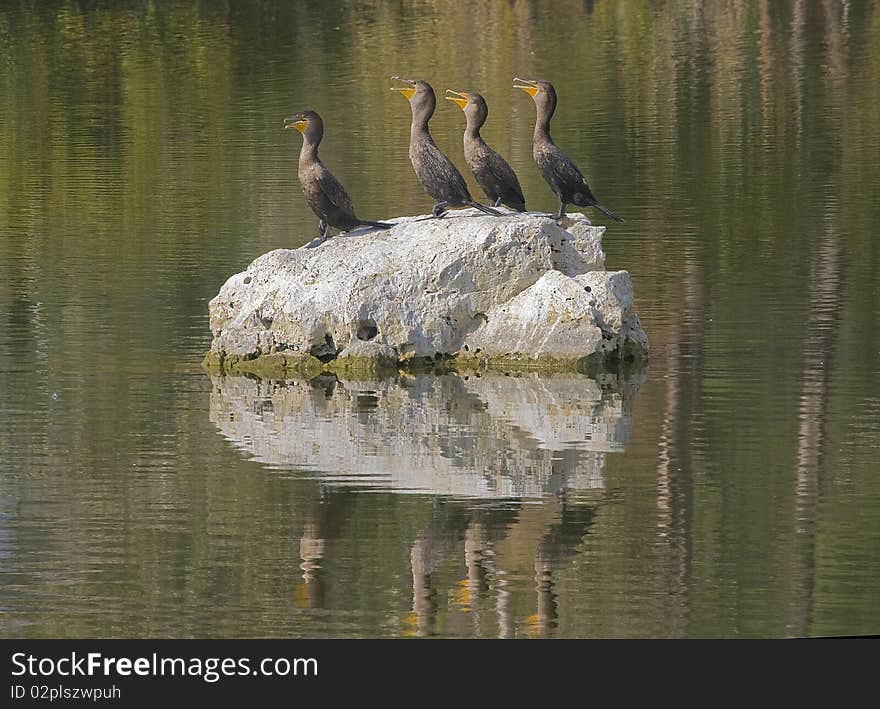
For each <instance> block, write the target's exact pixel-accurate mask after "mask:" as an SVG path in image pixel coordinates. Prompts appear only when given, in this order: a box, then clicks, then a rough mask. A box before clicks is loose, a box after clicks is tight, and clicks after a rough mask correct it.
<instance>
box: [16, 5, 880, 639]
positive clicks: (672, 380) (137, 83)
mask: <svg viewBox="0 0 880 709" xmlns="http://www.w3.org/2000/svg"><path fill="white" fill-rule="evenodd" d="M120 5H122V6H117V4H115V3H95V2H77V1H75V0H74V1H68V2H44V3H43V2H41V3H30V2H21V3H4V5H3V7H2V9H0V87H2V95H3V100H2V101H0V135H2V140H0V515H2V517H0V632H2V635H3V636H6V637H9V636H24V637H42V636H64V637H82V636H123V637H125V636H170V637H178V636H197V637H210V636H231V637H236V636H261V637H262V636H285V637H292V636H297V637H299V636H307V637H317V636H368V637H372V636H401V635H445V636H492V637H497V636H503V637H530V636H577V637H593V636H598V637H608V636H615V637H619V636H626V637H629V636H726V637H731V636H788V635H821V634H838V633H847V634H849V633H878V632H880V462H878V461H880V455H878V450H880V246H878V243H880V242H878V237H877V234H878V231H880V199H878V197H877V188H878V185H880V140H878V139H877V136H878V135H880V51H878V47H880V3H876V2H867V1H857V0H851V1H849V2H846V1H841V2H837V1H832V0H825V1H822V0H791V1H788V2H786V1H780V2H777V1H775V0H732V1H731V2H724V3H720V2H710V1H709V0H705V1H702V2H701V1H700V0H690V1H687V2H686V1H684V0H682V1H679V2H675V1H671V0H670V1H668V2H664V1H662V0H661V1H659V2H656V1H655V2H647V1H645V2H637V1H635V0H631V1H623V0H621V1H619V2H611V1H610V0H608V1H602V0H600V1H594V2H554V3H552V5H551V3H537V2H523V1H520V0H511V1H510V2H504V3H499V2H483V3H475V4H473V9H472V10H471V11H469V12H467V13H465V12H461V11H460V9H459V8H458V7H457V6H456V4H455V3H447V2H425V3H379V2H375V3H373V2H361V3H357V4H354V3H352V4H344V5H340V6H338V7H333V8H329V9H328V8H326V7H324V5H323V4H319V3H307V4H296V5H295V6H294V7H288V4H287V3H282V2H278V3H275V2H268V1H267V2H258V3H253V4H252V5H251V6H250V7H248V6H246V4H245V3H238V2H236V3H229V4H228V5H224V4H223V3H211V2H203V3H199V2H196V3H192V4H190V3H184V2H178V3H174V2H169V3H140V2H130V3H125V4H120ZM477 24H478V25H479V27H480V28H481V29H480V31H479V32H474V26H475V25H477ZM561 30H564V31H561ZM392 74H402V75H411V76H422V77H425V78H427V79H429V80H432V81H433V82H434V85H435V88H436V89H439V90H442V89H445V88H447V87H451V88H456V89H479V90H481V91H482V93H483V94H484V95H485V96H486V98H487V101H488V103H489V107H490V118H489V123H488V124H487V126H486V128H485V129H484V131H483V133H484V136H485V137H486V138H487V140H488V141H489V142H490V144H493V145H494V146H495V147H496V148H497V149H498V150H499V151H500V152H502V153H503V154H505V155H506V156H507V157H508V158H509V160H510V161H511V163H512V164H513V165H514V167H515V168H516V169H517V171H518V172H519V175H520V178H521V181H522V183H523V187H524V191H525V194H526V198H527V200H528V202H529V206H530V207H531V208H534V209H544V210H551V209H553V208H555V204H554V200H553V197H552V195H551V194H550V192H549V190H548V189H547V188H546V185H545V184H544V183H543V182H542V180H541V178H540V176H539V174H538V173H537V170H536V169H535V168H534V166H533V165H532V163H531V158H530V137H531V129H532V123H533V120H534V107H533V105H532V102H531V101H530V100H529V99H528V97H527V96H525V95H524V94H523V93H522V92H520V91H515V90H514V89H512V88H511V78H512V77H513V76H515V75H516V76H525V77H536V76H537V77H543V78H547V79H550V80H552V81H553V82H554V83H555V84H556V87H557V91H558V93H559V96H560V105H559V109H558V111H557V116H556V119H555V120H554V137H555V138H556V140H557V142H558V143H559V144H560V145H561V146H562V147H563V148H564V149H566V150H567V151H568V152H569V153H570V154H571V155H573V156H574V157H575V158H576V160H577V161H578V162H579V163H580V164H581V166H582V167H583V168H584V169H585V172H586V173H587V174H588V176H589V179H590V182H591V185H592V186H593V188H594V191H595V192H596V194H597V195H598V196H599V197H600V198H601V199H602V201H603V202H604V203H605V204H607V205H608V206H609V207H611V208H612V209H614V210H615V211H616V212H619V213H620V214H622V215H624V216H625V217H626V220H627V221H626V222H625V223H624V224H619V225H618V224H615V225H613V226H612V227H611V228H610V229H609V231H608V232H607V234H606V239H605V249H606V252H607V254H608V266H609V268H625V269H628V270H629V271H630V272H631V273H632V275H633V280H634V284H635V290H636V299H637V307H638V311H639V314H640V316H641V318H642V322H643V324H644V327H645V330H646V331H647V332H648V334H649V336H650V338H651V344H652V360H651V363H650V367H649V369H648V370H647V371H646V372H645V373H644V375H643V376H641V377H637V378H635V379H632V380H628V381H624V382H622V381H616V380H615V379H614V378H608V379H605V380H603V381H600V382H595V381H592V380H590V379H587V378H584V377H536V376H522V377H516V378H505V377H503V376H501V377H499V376H494V377H493V376H488V375H487V376H485V377H470V378H468V379H465V378H463V377H452V376H445V377H403V378H401V379H399V380H393V381H376V382H345V381H342V382H337V381H335V380H333V379H319V380H316V381H313V382H304V381H289V382H260V381H256V380H253V379H233V378H230V379H212V378H211V377H209V376H207V375H206V374H205V373H204V372H203V371H202V370H201V369H200V366H199V362H200V359H201V357H202V355H203V354H204V352H205V351H206V350H207V348H208V346H209V342H210V333H209V330H208V323H207V301H208V300H209V299H210V298H211V297H213V296H214V295H215V294H216V292H217V290H218V289H219V287H220V285H221V284H222V283H223V281H224V280H225V279H226V278H227V277H228V276H229V275H231V274H232V273H235V272H237V271H240V270H242V269H243V268H244V267H245V266H246V265H247V264H248V263H249V262H250V260H251V259H253V258H255V257H256V256H258V255H260V254H262V253H264V252H266V251H268V250H270V249H273V248H278V247H293V246H297V245H300V244H303V243H305V242H307V241H308V240H310V239H311V238H312V237H313V236H314V235H315V223H314V222H315V220H314V218H313V217H312V215H311V213H310V212H308V210H307V208H306V207H305V205H304V203H303V200H302V197H301V195H300V193H299V187H298V185H297V182H296V173H295V170H296V155H297V151H298V149H299V137H298V136H297V135H291V132H290V131H288V132H284V131H282V130H281V122H282V119H283V117H284V116H286V115H289V114H290V113H292V112H294V111H296V110H301V109H302V108H305V107H312V108H315V109H317V110H318V111H320V112H321V113H322V114H323V115H324V119H325V123H326V125H327V135H326V138H325V143H324V145H323V146H322V156H323V158H324V159H325V161H326V162H327V163H328V164H329V165H330V166H331V168H332V169H333V170H334V171H335V172H336V174H337V175H338V176H339V177H340V178H341V179H342V180H343V182H344V183H345V184H346V185H347V187H348V189H349V191H350V192H351V194H352V197H353V199H354V202H355V205H356V206H357V208H358V212H359V214H361V215H362V216H364V217H365V218H369V219H379V218H383V217H392V216H395V215H399V214H417V213H425V212H426V211H428V210H429V208H430V206H431V202H430V200H429V199H428V198H427V197H426V195H425V194H424V193H423V191H422V189H421V187H420V186H419V185H418V183H417V182H416V180H415V177H414V175H413V174H412V171H411V167H410V165H409V161H408V157H407V139H408V130H409V129H408V126H409V108H408V106H407V105H406V103H405V102H404V101H403V99H402V98H401V97H400V96H399V95H397V94H392V93H391V92H390V91H389V90H388V88H389V86H390V85H391V83H390V81H389V77H390V76H391V75H392ZM462 125H463V116H462V115H461V112H460V111H459V110H458V108H457V107H456V106H454V105H453V104H451V103H449V105H441V106H438V111H437V115H436V117H435V119H434V121H433V123H432V129H433V132H434V135H435V139H436V140H437V142H438V143H439V144H440V145H441V146H442V147H443V148H445V149H446V150H447V151H448V152H449V153H450V154H451V155H452V156H453V158H454V159H455V160H456V161H457V162H458V164H459V165H460V166H462V167H463V166H464V165H463V160H462V157H461V150H460V139H461V129H462ZM475 193H476V192H475ZM596 220H597V221H599V222H600V223H601V220H600V219H599V218H598V217H597V218H596Z"/></svg>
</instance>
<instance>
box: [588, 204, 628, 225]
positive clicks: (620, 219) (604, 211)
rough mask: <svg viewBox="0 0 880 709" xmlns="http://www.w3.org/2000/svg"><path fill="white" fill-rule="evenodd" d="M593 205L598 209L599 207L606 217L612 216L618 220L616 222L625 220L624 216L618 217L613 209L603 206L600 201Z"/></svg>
mask: <svg viewBox="0 0 880 709" xmlns="http://www.w3.org/2000/svg"><path fill="white" fill-rule="evenodd" d="M593 206H594V207H595V208H596V209H598V210H599V211H600V212H602V214H604V215H605V216H606V217H611V218H612V219H613V220H614V221H616V222H622V221H623V219H622V218H620V217H618V216H617V215H616V214H615V213H614V212H612V211H611V210H610V209H608V208H607V207H603V206H602V205H601V204H599V203H598V202H596V204H594V205H593Z"/></svg>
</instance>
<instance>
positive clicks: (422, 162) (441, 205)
mask: <svg viewBox="0 0 880 709" xmlns="http://www.w3.org/2000/svg"><path fill="white" fill-rule="evenodd" d="M391 78H392V79H396V80H397V81H402V82H403V83H405V84H407V85H408V86H407V87H406V88H404V89H392V91H400V93H402V94H403V96H404V97H405V98H406V99H407V100H408V101H409V104H410V107H411V108H412V127H411V128H410V133H409V159H410V161H411V162H412V166H413V169H414V170H415V172H416V176H417V177H418V178H419V180H420V181H421V183H422V186H423V187H424V188H425V191H426V192H427V193H428V194H429V195H430V196H431V197H433V198H434V199H436V200H437V204H435V205H434V208H433V209H432V210H431V213H432V214H433V215H434V216H435V217H441V216H443V213H444V212H445V211H446V210H447V209H448V208H449V207H465V206H470V207H476V208H477V209H479V210H480V211H482V212H486V214H493V215H495V216H498V215H499V214H500V213H499V212H497V211H496V210H494V209H491V208H489V207H487V206H485V205H483V204H480V203H479V202H476V201H475V200H474V198H473V197H471V195H470V192H469V191H468V188H467V183H466V182H465V181H464V178H463V177H462V176H461V173H460V172H459V171H458V168H456V167H455V165H453V164H452V161H451V160H450V159H449V158H448V157H446V156H445V155H444V154H443V153H442V152H440V148H438V147H437V145H436V144H435V143H434V139H433V138H432V137H431V133H430V132H429V131H428V121H429V120H431V116H432V115H434V108H435V107H436V104H437V100H436V98H435V97H434V89H432V88H431V85H430V84H429V83H428V82H427V81H422V80H421V79H401V78H400V77H397V76H393V77H391Z"/></svg>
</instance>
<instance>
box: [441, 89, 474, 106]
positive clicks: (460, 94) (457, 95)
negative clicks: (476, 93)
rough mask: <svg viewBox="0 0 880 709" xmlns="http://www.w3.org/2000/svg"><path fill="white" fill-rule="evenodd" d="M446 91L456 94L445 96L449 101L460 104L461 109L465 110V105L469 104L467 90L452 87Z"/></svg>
mask: <svg viewBox="0 0 880 709" xmlns="http://www.w3.org/2000/svg"><path fill="white" fill-rule="evenodd" d="M446 93H448V94H454V96H444V98H445V99H446V100H447V101H455V103H457V104H458V106H459V108H461V110H462V111H463V110H464V107H465V106H467V102H468V95H467V92H466V91H453V90H452V89H446Z"/></svg>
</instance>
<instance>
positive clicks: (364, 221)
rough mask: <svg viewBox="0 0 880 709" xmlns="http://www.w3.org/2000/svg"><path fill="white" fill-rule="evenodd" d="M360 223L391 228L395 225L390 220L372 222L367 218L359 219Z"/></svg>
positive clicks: (378, 227) (380, 227)
mask: <svg viewBox="0 0 880 709" xmlns="http://www.w3.org/2000/svg"><path fill="white" fill-rule="evenodd" d="M358 224H360V225H361V226H374V227H376V228H377V229H390V228H391V227H393V226H394V225H393V224H389V223H388V222H371V221H367V220H366V219H358Z"/></svg>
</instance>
